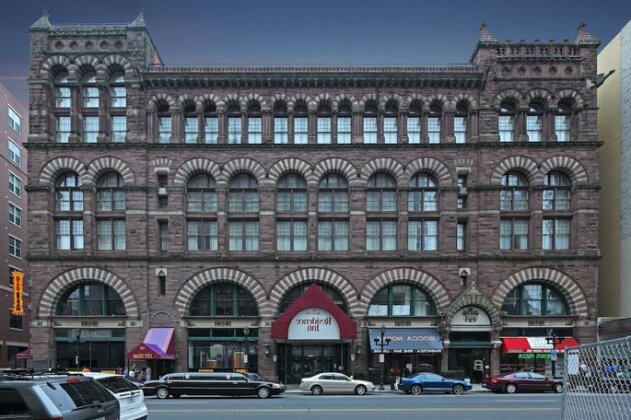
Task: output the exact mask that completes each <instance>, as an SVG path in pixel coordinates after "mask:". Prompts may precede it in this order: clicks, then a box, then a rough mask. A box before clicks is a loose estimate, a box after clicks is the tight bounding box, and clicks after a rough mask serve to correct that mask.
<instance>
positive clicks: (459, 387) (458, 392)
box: [451, 385, 464, 395]
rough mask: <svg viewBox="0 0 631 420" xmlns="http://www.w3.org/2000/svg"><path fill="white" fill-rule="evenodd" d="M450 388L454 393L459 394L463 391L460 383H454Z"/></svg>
mask: <svg viewBox="0 0 631 420" xmlns="http://www.w3.org/2000/svg"><path fill="white" fill-rule="evenodd" d="M451 390H452V391H453V392H454V394H456V395H460V394H462V393H464V386H462V385H454V387H453V388H452V389H451Z"/></svg>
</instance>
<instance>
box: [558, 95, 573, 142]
mask: <svg viewBox="0 0 631 420" xmlns="http://www.w3.org/2000/svg"><path fill="white" fill-rule="evenodd" d="M572 105H573V104H572V103H571V102H570V101H568V100H563V101H560V102H559V105H558V106H557V111H556V115H555V116H554V131H555V133H556V135H557V141H570V140H571V136H572V124H571V119H572V108H573V106H572Z"/></svg>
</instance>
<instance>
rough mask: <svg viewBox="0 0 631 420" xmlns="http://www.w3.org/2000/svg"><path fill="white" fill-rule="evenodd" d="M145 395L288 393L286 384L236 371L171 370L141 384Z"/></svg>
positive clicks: (162, 396) (264, 395)
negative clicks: (172, 371) (256, 378)
mask: <svg viewBox="0 0 631 420" xmlns="http://www.w3.org/2000/svg"><path fill="white" fill-rule="evenodd" d="M142 391H143V392H144V394H145V396H150V395H155V396H156V397H158V398H160V399H164V398H168V397H169V395H170V396H172V397H173V398H179V397H180V396H182V395H257V396H258V397H259V398H268V397H270V396H272V395H278V394H281V393H283V392H285V385H283V384H281V383H278V382H274V381H269V380H264V381H259V380H255V379H248V378H247V377H246V376H245V375H243V374H242V373H237V372H213V373H198V372H179V373H169V374H167V375H164V376H163V377H162V378H160V379H159V380H156V381H147V382H145V383H144V384H142Z"/></svg>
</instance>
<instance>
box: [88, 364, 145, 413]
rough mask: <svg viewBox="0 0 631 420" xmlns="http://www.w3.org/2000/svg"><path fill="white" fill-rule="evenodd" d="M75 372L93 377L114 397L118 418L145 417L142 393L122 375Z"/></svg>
mask: <svg viewBox="0 0 631 420" xmlns="http://www.w3.org/2000/svg"><path fill="white" fill-rule="evenodd" d="M77 374H80V375H84V376H89V377H92V378H94V379H95V380H96V381H98V382H99V383H100V384H101V385H103V386H104V387H105V388H107V390H108V391H110V392H111V393H112V394H113V395H114V396H115V397H116V399H117V400H118V402H119V404H120V410H121V411H120V420H138V419H146V418H147V406H146V405H145V395H144V393H143V392H142V390H141V389H140V388H138V386H136V385H135V384H134V383H133V382H132V381H130V380H129V379H127V378H125V377H124V376H123V375H114V374H112V373H100V372H77Z"/></svg>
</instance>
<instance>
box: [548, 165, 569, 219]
mask: <svg viewBox="0 0 631 420" xmlns="http://www.w3.org/2000/svg"><path fill="white" fill-rule="evenodd" d="M543 185H544V187H545V188H544V190H543V209H544V210H569V209H570V196H571V189H572V186H571V183H570V179H569V178H568V177H567V176H566V175H565V174H564V173H562V172H558V171H552V172H548V174H547V175H546V177H545V178H544V181H543Z"/></svg>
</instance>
